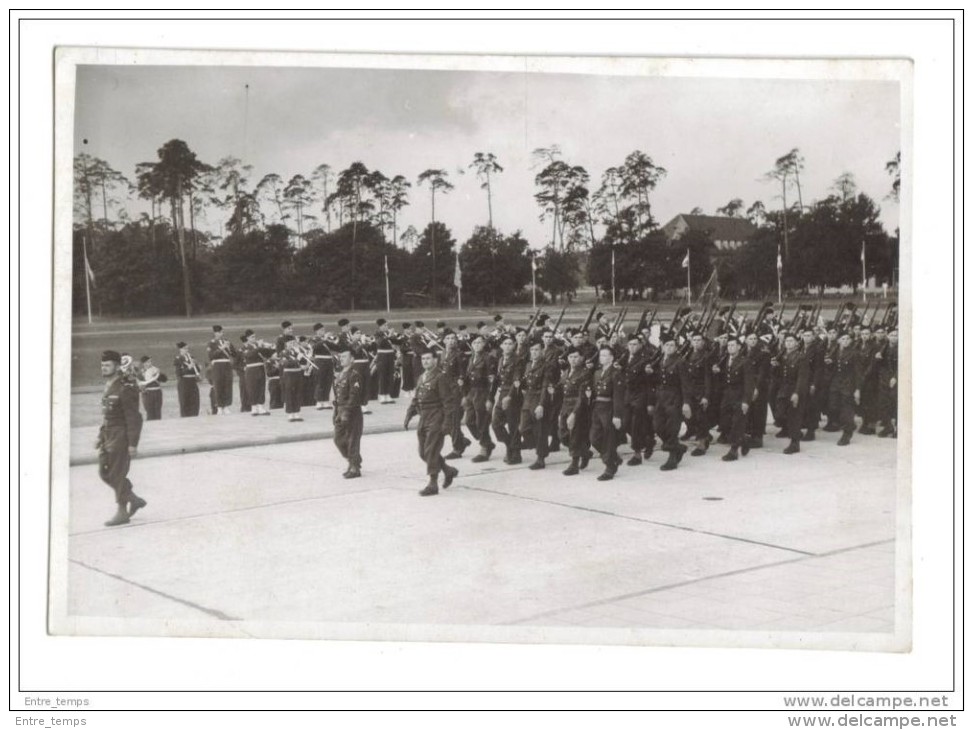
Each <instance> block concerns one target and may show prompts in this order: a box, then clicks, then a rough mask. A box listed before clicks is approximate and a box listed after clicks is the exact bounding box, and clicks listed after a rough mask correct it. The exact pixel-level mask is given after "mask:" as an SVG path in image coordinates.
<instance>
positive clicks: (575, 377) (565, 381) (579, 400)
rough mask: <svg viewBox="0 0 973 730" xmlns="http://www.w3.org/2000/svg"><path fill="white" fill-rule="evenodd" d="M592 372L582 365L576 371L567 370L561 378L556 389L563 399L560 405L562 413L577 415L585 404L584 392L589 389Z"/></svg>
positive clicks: (585, 396)
mask: <svg viewBox="0 0 973 730" xmlns="http://www.w3.org/2000/svg"><path fill="white" fill-rule="evenodd" d="M592 375H593V374H592V372H591V370H589V369H588V368H586V367H585V366H584V365H583V364H582V365H579V366H578V367H577V369H575V370H571V369H568V371H567V372H566V373H564V375H562V376H561V381H560V383H558V388H559V389H560V391H561V396H562V398H563V400H562V403H561V412H562V413H578V412H579V411H580V410H581V409H583V408H584V407H585V405H586V403H587V394H586V391H587V390H588V388H590V387H591V382H592Z"/></svg>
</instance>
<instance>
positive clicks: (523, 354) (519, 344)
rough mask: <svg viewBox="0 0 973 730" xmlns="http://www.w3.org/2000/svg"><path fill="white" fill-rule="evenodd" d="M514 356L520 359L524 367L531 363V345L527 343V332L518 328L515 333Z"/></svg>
mask: <svg viewBox="0 0 973 730" xmlns="http://www.w3.org/2000/svg"><path fill="white" fill-rule="evenodd" d="M514 354H515V355H516V356H517V357H518V358H520V362H521V363H523V365H524V366H526V365H527V363H528V362H530V343H529V342H527V330H525V329H524V328H523V327H518V328H517V329H516V330H515V331H514Z"/></svg>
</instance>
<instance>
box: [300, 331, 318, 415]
mask: <svg viewBox="0 0 973 730" xmlns="http://www.w3.org/2000/svg"><path fill="white" fill-rule="evenodd" d="M297 343H298V345H299V346H300V350H301V368H302V372H301V405H302V406H308V407H310V406H316V405H317V401H316V400H315V398H314V395H315V390H317V383H318V365H317V363H316V362H314V343H312V342H311V341H310V339H309V338H308V337H307V336H305V335H298V337H297Z"/></svg>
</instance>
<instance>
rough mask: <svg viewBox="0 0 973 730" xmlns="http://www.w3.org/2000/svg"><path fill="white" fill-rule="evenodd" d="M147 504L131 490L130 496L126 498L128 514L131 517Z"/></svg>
mask: <svg viewBox="0 0 973 730" xmlns="http://www.w3.org/2000/svg"><path fill="white" fill-rule="evenodd" d="M147 504H148V502H146V501H145V500H144V499H142V498H141V497H140V496H138V495H137V494H136V493H135V492H132V496H131V498H130V499H129V500H128V516H129V517H131V516H132V515H134V514H135V513H136V512H138V511H139V510H140V509H142V508H143V507H144V506H145V505H147Z"/></svg>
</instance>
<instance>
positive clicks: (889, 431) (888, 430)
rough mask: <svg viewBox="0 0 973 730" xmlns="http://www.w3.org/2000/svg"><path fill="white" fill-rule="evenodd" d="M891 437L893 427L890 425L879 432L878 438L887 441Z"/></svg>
mask: <svg viewBox="0 0 973 730" xmlns="http://www.w3.org/2000/svg"><path fill="white" fill-rule="evenodd" d="M891 435H892V427H891V426H888V425H886V426H883V427H882V430H881V431H879V432H878V437H879V438H880V439H887V438H888V437H889V436H891Z"/></svg>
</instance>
